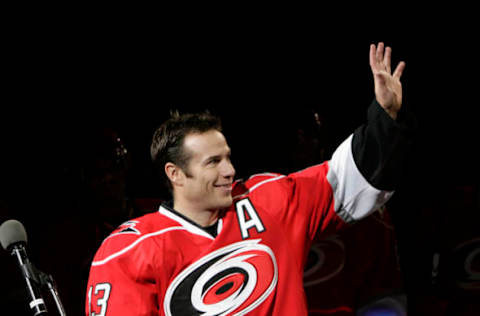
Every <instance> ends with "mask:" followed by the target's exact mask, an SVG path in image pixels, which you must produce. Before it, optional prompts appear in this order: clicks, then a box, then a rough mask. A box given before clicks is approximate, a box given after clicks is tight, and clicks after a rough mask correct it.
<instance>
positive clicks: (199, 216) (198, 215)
mask: <svg viewBox="0 0 480 316" xmlns="http://www.w3.org/2000/svg"><path fill="white" fill-rule="evenodd" d="M173 208H174V209H175V210H176V211H177V212H179V213H181V214H182V215H184V216H186V217H188V218H189V219H191V220H192V221H194V222H195V223H197V224H198V225H200V226H202V227H207V226H210V225H213V224H214V223H215V222H216V221H217V219H218V213H219V210H205V209H195V208H192V207H189V206H185V205H183V204H182V203H180V202H177V201H174V203H173Z"/></svg>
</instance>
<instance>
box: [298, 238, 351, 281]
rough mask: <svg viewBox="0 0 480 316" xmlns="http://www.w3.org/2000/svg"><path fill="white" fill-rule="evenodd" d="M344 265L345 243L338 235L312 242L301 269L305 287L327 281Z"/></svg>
mask: <svg viewBox="0 0 480 316" xmlns="http://www.w3.org/2000/svg"><path fill="white" fill-rule="evenodd" d="M344 266H345V245H344V244H343V242H342V241H341V240H340V239H338V236H333V237H331V238H328V239H325V240H323V241H321V242H319V243H316V244H313V245H312V247H311V248H310V252H309V254H308V261H307V264H306V266H305V269H304V271H303V285H304V286H305V287H308V286H312V285H316V284H319V283H322V282H325V281H328V280H330V279H332V278H333V277H335V276H336V275H337V274H339V273H340V272H341V271H342V269H343V267H344Z"/></svg>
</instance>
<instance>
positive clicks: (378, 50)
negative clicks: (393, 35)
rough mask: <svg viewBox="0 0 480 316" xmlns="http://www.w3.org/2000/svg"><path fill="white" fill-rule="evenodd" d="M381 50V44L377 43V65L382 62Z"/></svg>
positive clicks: (382, 45) (382, 46)
mask: <svg viewBox="0 0 480 316" xmlns="http://www.w3.org/2000/svg"><path fill="white" fill-rule="evenodd" d="M383 48H384V44H383V42H380V43H378V46H377V56H376V57H377V63H381V62H383Z"/></svg>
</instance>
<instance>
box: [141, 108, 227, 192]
mask: <svg viewBox="0 0 480 316" xmlns="http://www.w3.org/2000/svg"><path fill="white" fill-rule="evenodd" d="M210 130H217V131H219V132H221V131H222V123H221V120H220V118H219V117H217V116H215V115H213V114H211V113H209V112H208V111H205V112H201V113H185V114H181V115H180V114H179V113H178V112H173V113H171V117H170V118H169V119H168V120H167V121H165V122H164V123H163V124H162V125H160V127H159V128H157V130H156V131H155V133H154V134H153V139H152V144H151V146H150V155H151V157H152V161H153V165H154V167H155V169H156V170H157V171H158V173H159V175H160V177H161V178H162V180H163V181H164V183H165V185H166V186H167V188H168V190H169V191H170V193H172V190H173V189H172V184H171V183H170V180H169V179H168V177H167V175H166V174H165V170H164V167H165V164H166V163H167V162H172V163H174V164H175V165H177V166H179V167H180V168H181V169H182V170H183V171H184V172H185V173H186V174H187V175H188V170H187V166H188V162H189V160H190V158H191V157H190V154H189V153H188V152H186V151H185V150H184V148H183V143H184V139H185V137H186V136H187V135H188V134H192V133H204V132H207V131H210Z"/></svg>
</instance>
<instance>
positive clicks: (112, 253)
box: [93, 211, 179, 265]
mask: <svg viewBox="0 0 480 316" xmlns="http://www.w3.org/2000/svg"><path fill="white" fill-rule="evenodd" d="M176 229H177V230H178V229H179V228H178V225H174V224H173V223H172V222H171V221H170V220H168V218H165V217H164V216H161V215H160V214H159V212H158V211H157V212H154V213H149V214H146V215H143V216H141V217H137V218H134V219H131V220H128V221H126V222H124V223H122V224H121V225H119V226H118V227H117V228H116V229H115V230H114V231H113V232H112V233H111V234H110V235H109V236H108V237H107V238H105V240H104V241H103V242H102V244H101V246H100V248H99V249H98V251H97V253H96V254H95V258H94V261H93V265H98V264H104V263H106V262H108V261H111V260H113V259H115V258H117V257H120V256H122V257H131V256H132V254H135V253H136V252H138V251H139V250H140V249H141V251H142V252H145V248H146V247H149V248H153V247H154V243H152V241H154V240H155V239H156V238H162V235H164V234H166V233H168V232H170V231H173V230H176ZM126 254H129V255H130V256H125V255H126Z"/></svg>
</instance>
